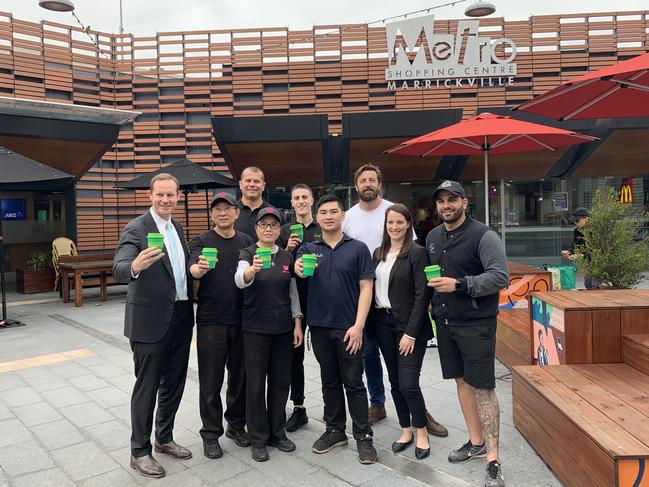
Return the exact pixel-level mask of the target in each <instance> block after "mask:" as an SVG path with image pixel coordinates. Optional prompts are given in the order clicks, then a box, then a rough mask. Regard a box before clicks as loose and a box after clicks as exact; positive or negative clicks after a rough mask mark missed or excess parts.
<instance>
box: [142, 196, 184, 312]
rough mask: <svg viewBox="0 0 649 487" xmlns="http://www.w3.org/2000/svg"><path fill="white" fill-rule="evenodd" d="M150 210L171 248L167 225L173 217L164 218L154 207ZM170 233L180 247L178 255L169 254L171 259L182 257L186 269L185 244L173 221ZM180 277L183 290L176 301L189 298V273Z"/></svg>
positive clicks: (177, 246) (169, 252)
mask: <svg viewBox="0 0 649 487" xmlns="http://www.w3.org/2000/svg"><path fill="white" fill-rule="evenodd" d="M149 211H150V212H151V216H152V217H153V221H154V222H155V224H156V226H157V227H158V233H161V234H162V235H164V243H165V247H166V248H167V249H170V248H171V246H170V245H169V242H168V238H167V230H166V227H167V223H171V219H169V220H165V219H164V218H162V217H160V215H158V214H157V213H156V212H155V211H153V208H150V209H149ZM170 234H171V236H172V238H173V239H174V241H175V242H174V243H175V247H176V249H178V256H171V255H169V260H170V261H171V259H172V258H180V259H182V268H183V269H185V268H186V267H187V261H186V259H185V252H184V250H183V244H182V241H181V240H180V236H179V235H178V232H177V231H176V227H175V226H174V225H173V223H172V224H171V230H170ZM167 253H168V254H171V251H168V252H167ZM171 267H172V268H173V263H172V266H171ZM178 277H180V287H182V289H183V292H182V294H180V295H179V294H178V292H176V301H186V300H187V299H188V298H187V273H185V272H182V273H181V274H180V276H178ZM175 278H176V276H174V279H175Z"/></svg>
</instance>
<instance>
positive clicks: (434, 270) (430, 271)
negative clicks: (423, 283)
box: [424, 265, 442, 281]
mask: <svg viewBox="0 0 649 487" xmlns="http://www.w3.org/2000/svg"><path fill="white" fill-rule="evenodd" d="M424 272H425V273H426V280H428V281H430V280H431V279H433V278H435V277H442V273H441V271H440V268H439V266H438V265H429V266H428V267H424Z"/></svg>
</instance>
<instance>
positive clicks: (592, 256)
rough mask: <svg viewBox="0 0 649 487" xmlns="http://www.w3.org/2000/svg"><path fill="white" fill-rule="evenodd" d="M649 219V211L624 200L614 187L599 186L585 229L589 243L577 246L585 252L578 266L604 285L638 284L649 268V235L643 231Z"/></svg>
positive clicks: (578, 252) (622, 286)
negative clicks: (620, 199) (622, 201)
mask: <svg viewBox="0 0 649 487" xmlns="http://www.w3.org/2000/svg"><path fill="white" fill-rule="evenodd" d="M648 219H649V214H647V213H642V212H638V211H636V210H634V209H633V207H632V206H631V205H629V204H624V203H620V201H619V200H618V197H617V193H616V191H615V190H614V189H613V188H610V189H609V190H608V191H600V190H597V191H596V192H595V196H594V198H593V206H592V208H591V211H590V217H589V219H588V224H587V225H586V227H585V229H584V230H583V233H584V240H585V243H584V244H583V245H580V246H578V247H577V249H576V253H577V254H581V256H582V257H581V258H578V259H577V260H576V263H577V269H578V270H579V271H580V272H582V273H583V274H584V275H587V276H590V277H591V278H592V279H593V280H595V281H597V282H598V283H599V285H600V286H602V287H613V288H623V289H626V288H632V287H635V286H637V285H638V284H639V283H640V281H642V278H643V274H644V273H645V272H646V271H647V270H648V269H649V237H648V236H647V235H641V234H640V232H639V230H640V228H641V227H642V225H643V223H644V222H645V221H647V220H648Z"/></svg>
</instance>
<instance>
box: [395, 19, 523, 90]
mask: <svg viewBox="0 0 649 487" xmlns="http://www.w3.org/2000/svg"><path fill="white" fill-rule="evenodd" d="M434 18H435V16H434V15H425V16H422V17H417V18H414V19H406V20H401V21H398V22H392V23H390V24H387V26H386V35H387V44H388V64H389V66H388V68H386V70H385V80H386V81H387V82H388V89H392V90H394V89H396V88H397V87H400V88H403V89H408V88H411V87H412V88H432V87H445V88H453V87H470V86H506V85H508V84H512V83H513V81H514V76H515V75H516V72H517V71H516V64H514V63H512V61H513V60H514V59H515V57H516V44H514V42H513V41H512V40H510V39H506V38H504V37H503V38H499V39H495V40H492V39H491V38H490V37H485V36H480V35H479V29H480V21H479V20H460V21H459V22H458V26H457V31H456V33H455V34H435V33H434V32H433V20H434ZM399 34H401V37H399ZM501 45H502V46H503V47H504V48H505V51H506V52H505V56H504V57H502V58H501V57H499V55H498V53H497V49H498V47H499V46H501ZM397 82H399V83H397ZM409 82H412V83H409Z"/></svg>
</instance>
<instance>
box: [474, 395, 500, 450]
mask: <svg viewBox="0 0 649 487" xmlns="http://www.w3.org/2000/svg"><path fill="white" fill-rule="evenodd" d="M476 397H477V400H478V415H479V416H480V424H481V425H482V432H483V434H484V439H485V443H486V444H487V462H490V461H492V460H498V436H499V434H500V405H499V404H498V396H496V390H495V389H476Z"/></svg>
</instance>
